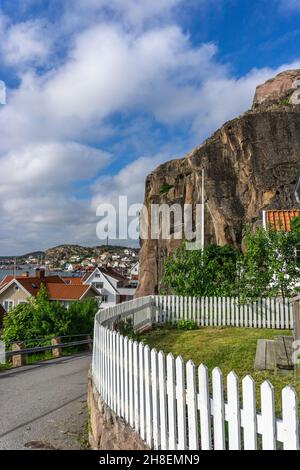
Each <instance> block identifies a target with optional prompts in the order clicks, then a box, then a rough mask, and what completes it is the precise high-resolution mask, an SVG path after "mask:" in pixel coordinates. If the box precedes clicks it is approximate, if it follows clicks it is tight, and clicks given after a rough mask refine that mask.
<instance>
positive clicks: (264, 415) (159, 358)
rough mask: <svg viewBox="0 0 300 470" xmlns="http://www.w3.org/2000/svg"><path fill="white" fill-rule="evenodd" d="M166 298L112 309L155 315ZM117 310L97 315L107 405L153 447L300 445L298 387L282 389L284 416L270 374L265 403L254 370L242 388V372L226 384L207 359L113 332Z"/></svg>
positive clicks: (98, 381) (98, 374) (99, 370)
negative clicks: (195, 360) (159, 349)
mask: <svg viewBox="0 0 300 470" xmlns="http://www.w3.org/2000/svg"><path fill="white" fill-rule="evenodd" d="M160 302H161V298H158V299H157V298H155V297H146V298H142V299H136V300H133V301H130V302H126V303H124V304H121V305H122V307H121V306H118V309H117V310H118V313H117V314H116V311H114V310H113V309H114V307H113V308H111V310H110V313H109V315H110V318H113V321H115V320H116V318H120V317H128V316H130V315H132V316H133V317H134V315H136V314H138V315H139V318H141V317H142V316H143V313H144V318H148V317H149V312H151V315H150V316H151V317H152V320H153V315H155V316H157V315H159V314H160V313H159V312H161V311H162V310H161V308H160ZM188 303H189V302H188ZM192 303H193V302H192ZM154 304H155V308H154V309H152V308H150V307H153V305H154ZM158 307H159V309H158ZM175 311H176V308H175ZM133 312H135V313H133ZM109 315H108V312H105V311H104V312H103V311H102V312H99V313H98V314H97V316H96V319H95V326H94V347H93V365H92V370H93V381H94V385H95V387H96V389H97V390H98V392H99V394H100V395H101V397H102V399H103V400H104V401H105V402H106V404H107V405H108V406H109V407H110V408H111V409H112V410H113V411H114V412H115V413H116V414H117V415H118V416H119V417H121V418H123V419H124V420H125V421H126V422H127V423H128V424H129V425H130V426H131V427H132V428H133V429H134V430H135V431H136V432H138V433H139V434H140V436H141V438H142V439H143V440H144V441H145V442H146V443H147V444H148V446H149V447H150V448H153V449H162V450H185V449H189V450H198V449H203V450H209V449H218V450H222V449H247V450H255V449H258V448H261V449H268V450H275V449H278V448H279V449H280V448H283V449H294V450H296V449H299V421H298V402H297V395H296V392H295V391H294V389H293V388H292V387H290V386H287V387H285V388H284V389H283V390H282V403H281V409H282V413H281V417H280V418H278V417H276V414H275V401H274V389H273V386H272V385H271V384H270V383H269V382H267V381H265V382H264V383H263V384H262V385H261V387H260V397H259V398H260V403H261V407H260V410H257V409H256V391H255V383H254V381H253V379H252V378H251V377H250V376H246V377H245V378H244V379H243V380H242V382H241V390H240V384H239V380H238V377H237V376H236V375H235V373H234V372H231V373H230V374H229V375H228V376H227V377H226V383H224V380H223V376H222V372H221V371H220V369H219V368H215V369H214V370H213V371H212V376H211V379H210V377H209V373H208V369H207V368H206V367H205V366H204V365H200V366H199V367H198V368H196V367H195V365H194V364H193V362H192V361H189V362H188V363H187V364H185V363H184V361H183V360H182V358H181V357H177V358H176V359H175V358H174V357H173V355H172V354H168V355H167V356H165V354H164V353H163V352H157V351H156V350H155V349H152V350H151V349H150V348H149V347H148V346H145V345H143V344H142V343H138V342H133V341H132V340H130V339H128V338H127V337H123V336H121V335H120V334H119V333H117V332H116V331H113V330H112V329H110V328H111V327H112V326H113V322H112V323H110V322H109ZM166 318H167V316H166V315H165V316H164V318H163V320H164V321H166ZM158 319H159V320H162V318H158ZM102 322H103V324H102ZM241 359H242V358H241Z"/></svg>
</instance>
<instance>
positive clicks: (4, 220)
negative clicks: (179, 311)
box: [0, 0, 300, 255]
mask: <svg viewBox="0 0 300 470" xmlns="http://www.w3.org/2000/svg"><path fill="white" fill-rule="evenodd" d="M299 20H300V0H252V1H250V0H185V1H183V0H139V1H135V0H123V1H122V0H109V1H108V0H64V1H63V0H48V1H47V0H23V1H19V0H2V1H1V0H0V80H3V81H5V83H6V86H7V103H6V105H5V106H4V105H0V106H1V107H0V126H1V140H0V160H1V173H0V179H1V182H0V194H1V198H0V220H1V224H0V254H2V255H5V254H11V253H22V252H27V251H31V250H34V249H45V248H47V247H49V246H53V245H56V244H60V243H81V244H84V245H96V244H97V243H102V242H101V241H99V240H97V238H96V223H97V221H98V220H99V219H98V218H97V217H96V208H97V206H98V205H99V204H100V203H103V202H105V203H107V202H110V203H113V204H116V202H117V199H118V196H119V195H127V196H128V200H129V203H138V202H142V200H143V191H144V180H145V176H146V175H147V174H148V173H149V172H150V171H152V170H153V169H154V168H155V167H156V166H157V165H159V164H160V163H162V162H164V161H166V160H168V159H171V158H176V157H180V156H183V155H184V154H185V153H186V152H188V151H190V150H191V149H192V148H193V147H194V146H196V145H199V144H200V143H201V142H202V141H203V140H204V139H205V138H206V137H208V136H209V135H210V134H211V133H212V132H213V131H214V130H216V129H217V128H218V127H219V126H220V125H221V124H222V123H223V122H225V121H226V120H228V119H231V118H233V117H235V116H236V115H238V114H240V113H241V112H243V111H245V110H247V109H249V108H250V107H251V102H252V99H253V95H254V92H255V87H256V86H257V84H259V83H262V82H264V81H265V80H266V79H268V78H270V77H272V76H273V75H275V74H276V73H279V72H280V71H282V70H284V69H287V68H300V51H299V45H300V41H299V40H300V22H299Z"/></svg>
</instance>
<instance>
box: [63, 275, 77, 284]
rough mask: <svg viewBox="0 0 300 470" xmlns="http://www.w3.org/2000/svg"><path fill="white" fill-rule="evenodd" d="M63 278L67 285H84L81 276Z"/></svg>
mask: <svg viewBox="0 0 300 470" xmlns="http://www.w3.org/2000/svg"><path fill="white" fill-rule="evenodd" d="M61 278H62V280H63V281H64V282H65V283H66V284H72V285H76V286H80V285H82V278H81V277H79V276H62V277H61Z"/></svg>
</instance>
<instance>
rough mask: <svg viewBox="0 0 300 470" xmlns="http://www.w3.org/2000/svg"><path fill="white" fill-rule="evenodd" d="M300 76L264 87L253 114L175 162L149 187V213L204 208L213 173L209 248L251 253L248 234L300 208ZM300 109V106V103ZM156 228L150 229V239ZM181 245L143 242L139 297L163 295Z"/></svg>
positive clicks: (207, 205)
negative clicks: (270, 213) (166, 273)
mask: <svg viewBox="0 0 300 470" xmlns="http://www.w3.org/2000/svg"><path fill="white" fill-rule="evenodd" d="M298 93H299V95H300V70H293V71H287V72H283V73H281V74H279V75H278V76H277V77H275V78H274V79H272V80H269V81H268V82H266V83H265V84H263V85H261V86H259V87H258V88H257V90H256V94H255V98H254V102H253V107H252V109H251V110H250V111H248V112H246V113H245V114H243V115H242V116H240V117H238V118H236V119H234V120H232V121H230V122H227V123H226V124H224V125H223V126H222V127H221V128H220V129H219V130H218V131H217V132H216V133H215V134H213V135H212V136H211V137H210V138H209V139H207V140H206V141H205V142H204V143H203V144H202V145H200V146H199V147H197V148H196V149H194V150H193V151H192V152H191V153H189V154H187V155H186V156H185V157H184V158H183V159H179V160H172V161H170V162H167V163H165V164H163V165H161V166H159V167H158V168H157V169H156V170H155V171H153V172H152V173H151V174H150V175H149V176H148V177H147V179H146V188H145V205H146V207H147V208H148V210H150V205H151V204H161V203H167V204H168V205H172V204H174V203H179V204H181V205H182V206H183V204H186V203H193V204H194V205H195V204H196V203H200V202H201V173H202V169H204V171H205V201H206V203H205V214H206V217H205V219H206V223H205V243H206V244H208V243H217V244H220V245H224V244H233V245H235V246H237V247H239V248H242V246H243V227H244V226H245V225H246V224H250V225H252V226H253V225H255V224H258V223H260V221H261V219H262V210H263V209H291V208H296V207H299V204H297V202H296V199H295V197H294V191H295V186H296V184H297V180H298V177H299V175H300V104H298V102H297V99H298V98H297V96H298ZM299 102H300V101H299ZM150 230H151V226H150V228H149V233H150ZM180 246H181V241H180V240H174V237H171V239H170V240H161V239H160V240H151V239H150V238H148V239H147V240H144V241H142V249H141V253H140V285H139V288H138V290H137V295H138V296H139V295H148V294H153V293H157V292H158V291H159V289H160V280H161V276H162V266H163V260H164V258H165V256H167V255H168V254H169V253H171V252H173V251H174V250H175V249H176V248H177V247H180Z"/></svg>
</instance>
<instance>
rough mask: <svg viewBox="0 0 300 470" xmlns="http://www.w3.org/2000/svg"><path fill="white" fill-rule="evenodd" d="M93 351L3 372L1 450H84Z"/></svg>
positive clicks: (1, 378)
mask: <svg viewBox="0 0 300 470" xmlns="http://www.w3.org/2000/svg"><path fill="white" fill-rule="evenodd" d="M90 362H91V356H90V353H83V354H80V355H76V356H72V357H63V358H60V359H55V360H51V361H47V362H43V363H42V362H40V363H37V364H34V365H31V366H25V367H20V368H18V369H11V370H8V371H6V372H2V373H0V449H38V448H40V449H81V448H84V445H85V442H84V440H85V437H86V424H87V407H86V398H87V374H88V368H89V365H90Z"/></svg>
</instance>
